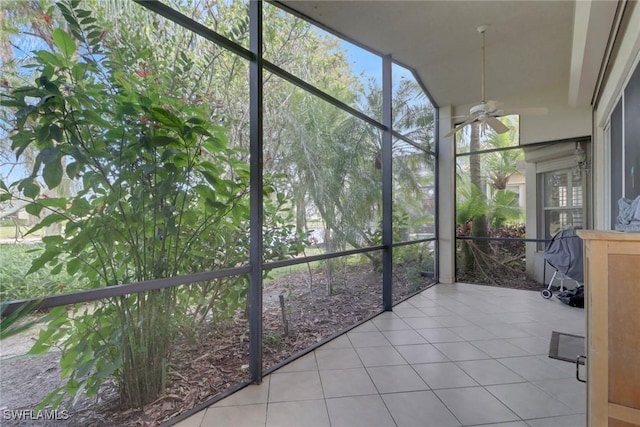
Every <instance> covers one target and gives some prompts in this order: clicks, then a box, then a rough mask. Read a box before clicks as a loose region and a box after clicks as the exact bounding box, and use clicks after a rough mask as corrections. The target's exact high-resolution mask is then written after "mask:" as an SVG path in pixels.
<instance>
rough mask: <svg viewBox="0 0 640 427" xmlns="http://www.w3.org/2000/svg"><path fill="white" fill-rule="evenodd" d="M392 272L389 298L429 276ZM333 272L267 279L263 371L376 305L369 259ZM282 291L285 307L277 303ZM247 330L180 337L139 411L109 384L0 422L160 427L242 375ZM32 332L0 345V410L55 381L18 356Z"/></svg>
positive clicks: (376, 281)
mask: <svg viewBox="0 0 640 427" xmlns="http://www.w3.org/2000/svg"><path fill="white" fill-rule="evenodd" d="M394 271H395V272H394V300H395V301H399V300H401V299H402V298H403V297H405V296H407V295H409V294H411V293H413V292H415V291H418V290H420V289H424V288H425V287H427V286H428V285H429V284H430V282H429V278H428V277H423V276H420V275H419V274H418V275H416V274H415V272H412V271H403V269H402V268H401V267H400V268H395V269H394ZM336 277H337V280H335V284H334V288H333V294H332V296H328V295H327V286H326V280H325V276H324V274H323V272H322V271H315V272H312V273H309V272H306V271H302V272H300V271H298V272H293V273H290V274H288V275H286V276H285V277H281V278H279V279H277V280H273V281H267V282H265V287H264V294H263V300H264V301H263V307H264V308H263V317H264V326H263V331H264V353H263V359H264V370H267V369H268V368H270V367H272V366H274V365H276V364H278V363H280V362H282V361H283V360H285V359H287V358H288V357H290V356H292V355H295V354H297V353H299V352H300V351H302V350H304V349H307V348H309V347H311V346H313V345H315V344H317V343H318V342H320V341H322V340H324V339H326V338H327V337H329V336H331V335H333V334H335V333H337V332H340V331H342V330H344V329H346V328H348V327H349V326H351V325H353V324H356V323H358V322H360V321H362V320H364V319H366V318H369V317H370V316H372V315H374V314H376V313H378V312H380V311H381V309H382V302H381V290H380V282H381V279H380V274H379V273H377V272H374V271H373V270H372V269H371V267H370V266H369V265H366V266H351V267H350V268H348V269H346V270H344V271H342V272H339V273H338V274H337V275H336ZM502 286H509V287H516V288H527V289H534V288H536V286H537V287H540V286H542V285H538V284H533V283H528V282H527V283H525V282H523V281H522V280H520V279H517V280H514V281H513V283H511V284H510V285H509V284H506V283H505V284H503V285H502ZM280 295H282V297H283V303H284V306H281V303H280ZM282 307H284V310H283V309H282ZM283 313H284V317H283ZM285 326H286V332H287V334H286V335H285ZM247 331H248V327H247V322H246V320H245V319H244V318H243V316H242V315H241V314H240V313H239V314H238V316H237V317H236V318H235V319H234V320H233V322H232V323H230V324H227V325H224V327H223V328H218V329H217V330H211V331H209V332H208V333H204V334H202V335H200V336H199V337H198V338H199V340H198V342H196V343H193V342H192V343H187V342H181V343H179V344H178V345H177V346H176V348H175V350H174V354H173V357H172V362H171V366H170V371H169V380H170V385H169V387H168V389H167V390H166V393H165V394H164V395H163V396H161V397H160V398H159V399H158V400H157V401H156V402H154V403H152V404H150V405H147V407H145V408H144V410H128V411H124V412H123V411H121V410H119V408H118V400H117V393H116V389H115V387H114V386H113V384H108V385H107V386H106V387H104V390H103V391H102V392H101V393H100V396H99V397H98V399H97V400H95V399H92V400H89V399H85V400H83V401H80V402H78V403H77V404H76V405H74V406H72V407H69V406H67V407H66V408H67V409H68V411H69V412H68V418H67V419H66V420H58V421H48V422H47V421H29V422H24V421H23V422H17V421H15V420H14V421H10V420H2V422H1V423H0V424H2V425H3V426H20V427H22V426H32V425H33V426H36V425H37V426H49V425H50V426H56V427H59V426H83V427H84V426H156V425H159V424H161V423H162V422H164V421H167V420H169V419H171V418H173V417H175V416H177V415H179V414H181V413H183V412H185V411H187V410H188V409H190V408H193V407H195V406H197V405H198V404H200V403H202V402H204V401H206V400H208V399H210V398H212V397H214V396H216V395H219V394H220V393H223V392H224V391H226V390H228V389H229V388H230V387H232V386H234V385H235V384H239V383H241V382H243V381H245V380H246V379H247V375H248V372H247V366H248V354H249V352H248V339H249V337H248V332H247ZM35 333H36V332H34V331H32V332H31V333H30V334H23V335H20V336H18V337H12V338H11V339H10V340H4V341H2V343H1V345H2V347H1V351H0V364H1V365H0V384H1V393H0V411H1V410H3V409H7V408H8V409H33V408H35V406H36V405H37V403H38V402H40V401H41V399H42V398H43V397H44V396H46V394H48V393H49V391H50V390H53V389H54V388H55V387H57V386H59V385H60V384H61V380H60V370H59V367H58V363H57V361H58V354H56V353H50V354H47V355H45V356H41V357H32V356H24V353H25V352H26V351H27V350H28V349H29V348H30V346H31V344H32V343H33V340H34V338H35Z"/></svg>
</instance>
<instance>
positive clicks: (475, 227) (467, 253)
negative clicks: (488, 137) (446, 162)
mask: <svg viewBox="0 0 640 427" xmlns="http://www.w3.org/2000/svg"><path fill="white" fill-rule="evenodd" d="M479 150H480V123H478V122H476V123H473V124H472V125H471V138H470V142H469V152H471V153H474V152H477V151H479ZM480 160H481V158H480V155H479V154H472V155H471V156H469V177H470V180H471V184H472V185H474V186H476V187H477V188H478V189H479V190H480V192H481V193H482V194H485V188H484V185H483V182H482V167H481V162H480ZM470 231H471V232H470V236H471V237H487V236H488V235H489V227H488V224H487V216H486V215H480V216H476V217H474V218H473V219H472V221H471V230H470ZM469 244H473V245H475V246H476V247H477V248H478V249H479V250H480V251H482V252H485V253H486V252H487V251H488V250H489V244H488V242H486V241H475V242H469V243H468V244H467V243H465V246H464V249H463V259H464V261H463V262H464V268H465V270H466V271H467V272H473V271H474V270H475V262H476V260H475V257H474V255H473V252H472V251H471V248H470V247H469Z"/></svg>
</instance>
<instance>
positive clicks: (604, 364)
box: [578, 230, 640, 427]
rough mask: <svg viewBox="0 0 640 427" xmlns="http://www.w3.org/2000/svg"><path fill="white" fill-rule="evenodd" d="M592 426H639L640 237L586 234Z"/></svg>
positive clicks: (589, 416) (589, 419)
mask: <svg viewBox="0 0 640 427" xmlns="http://www.w3.org/2000/svg"><path fill="white" fill-rule="evenodd" d="M578 235H579V236H580V237H581V238H582V240H583V242H584V266H585V280H584V283H585V291H586V292H585V295H586V301H585V310H586V312H585V315H586V322H587V324H586V335H587V337H586V338H587V369H586V371H587V374H586V376H587V378H586V379H587V425H588V426H592V427H602V426H610V427H629V426H640V233H622V232H612V231H588V230H582V231H579V232H578Z"/></svg>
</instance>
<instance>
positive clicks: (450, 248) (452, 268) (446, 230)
mask: <svg viewBox="0 0 640 427" xmlns="http://www.w3.org/2000/svg"><path fill="white" fill-rule="evenodd" d="M452 115H453V114H452V108H451V106H448V107H442V108H440V120H439V121H438V126H439V131H440V139H439V141H438V257H439V259H438V275H439V279H440V283H454V282H455V280H456V258H455V254H456V240H455V236H456V216H455V212H456V211H455V185H456V174H455V172H456V168H455V164H456V159H455V145H454V138H453V136H451V137H448V138H445V137H444V135H446V134H447V133H448V132H449V131H451V129H452V126H451V125H452V123H451V117H452Z"/></svg>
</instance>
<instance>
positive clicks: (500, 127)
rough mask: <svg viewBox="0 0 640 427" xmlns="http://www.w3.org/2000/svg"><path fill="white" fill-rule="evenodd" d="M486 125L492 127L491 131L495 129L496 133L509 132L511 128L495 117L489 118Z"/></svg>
mask: <svg viewBox="0 0 640 427" xmlns="http://www.w3.org/2000/svg"><path fill="white" fill-rule="evenodd" d="M485 123H486V124H488V125H489V126H491V129H493V130H494V131H495V132H496V133H505V132H509V128H508V127H507V126H506V125H505V124H504V123H502V122H501V121H500V120H498V119H496V118H495V117H487V119H486V120H485Z"/></svg>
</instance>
